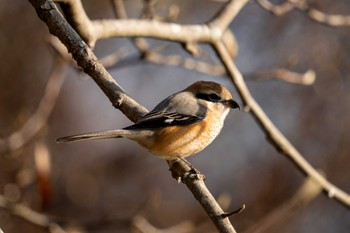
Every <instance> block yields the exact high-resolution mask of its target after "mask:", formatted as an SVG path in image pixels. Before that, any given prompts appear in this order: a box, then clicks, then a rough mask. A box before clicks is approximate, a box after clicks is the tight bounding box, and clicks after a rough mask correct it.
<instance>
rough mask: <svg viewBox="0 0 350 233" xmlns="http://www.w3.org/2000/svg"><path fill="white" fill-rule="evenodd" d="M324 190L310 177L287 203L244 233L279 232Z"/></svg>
mask: <svg viewBox="0 0 350 233" xmlns="http://www.w3.org/2000/svg"><path fill="white" fill-rule="evenodd" d="M321 191H322V189H321V186H320V185H319V184H318V183H317V182H315V181H314V180H313V178H311V177H308V178H307V179H306V180H305V181H304V183H303V184H302V185H301V186H300V188H299V189H298V191H297V192H296V193H295V194H294V195H293V196H292V197H291V198H290V199H289V200H287V201H286V202H285V203H283V204H282V205H280V206H279V207H277V208H275V209H274V210H273V211H271V212H270V213H267V214H266V215H265V216H264V217H263V218H262V219H261V220H260V221H258V222H257V223H255V225H254V226H253V227H251V228H249V229H247V230H246V231H244V233H263V232H278V231H279V230H278V229H279V227H281V226H282V225H283V223H285V222H287V221H288V220H290V219H292V217H293V216H295V215H297V214H298V213H299V212H300V210H301V209H302V208H304V207H305V206H306V205H307V204H308V203H309V202H311V201H312V200H313V199H315V198H316V197H317V196H318V195H319V194H320V193H321Z"/></svg>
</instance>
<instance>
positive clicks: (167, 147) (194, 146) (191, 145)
mask: <svg viewBox="0 0 350 233" xmlns="http://www.w3.org/2000/svg"><path fill="white" fill-rule="evenodd" d="M209 116H210V117H206V118H205V119H204V120H203V121H201V122H198V123H195V124H192V125H184V126H181V125H180V126H169V127H165V128H163V129H160V130H159V131H158V132H157V133H156V134H155V135H154V137H152V139H151V140H149V141H147V142H142V143H141V142H139V143H140V144H141V145H142V146H144V147H146V148H147V149H148V150H150V152H152V153H153V154H155V155H157V156H160V157H161V158H164V159H173V158H175V157H187V156H190V155H193V154H196V153H198V152H200V151H201V150H203V149H204V148H205V147H207V146H208V145H209V144H210V143H211V142H212V141H213V140H214V139H215V137H216V136H217V135H218V134H219V133H220V130H221V128H222V125H223V121H222V120H221V117H220V116H218V115H215V114H209ZM208 122H211V123H210V124H209V123H208Z"/></svg>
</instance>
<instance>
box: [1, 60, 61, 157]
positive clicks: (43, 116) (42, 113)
mask: <svg viewBox="0 0 350 233" xmlns="http://www.w3.org/2000/svg"><path fill="white" fill-rule="evenodd" d="M65 67H66V62H65V61H63V60H62V59H61V58H59V57H56V60H55V63H54V67H53V70H52V71H51V75H50V79H49V81H48V82H47V84H46V89H45V92H44V95H43V97H42V98H41V100H40V103H39V105H38V108H37V109H36V111H35V113H34V114H33V115H31V117H30V118H29V119H28V120H27V121H26V123H25V124H24V125H23V126H22V127H21V128H20V129H19V130H17V131H16V132H13V133H12V134H11V135H10V136H8V137H7V138H4V139H1V140H0V154H4V153H8V152H11V151H16V150H18V149H19V148H21V147H23V146H24V145H25V144H26V143H28V142H29V141H30V140H31V139H32V138H33V137H34V136H35V135H36V134H37V133H38V132H39V131H40V130H41V129H42V128H43V127H44V126H45V124H46V122H47V120H48V118H49V117H50V115H51V112H52V109H53V108H54V106H55V103H56V100H57V97H58V95H59V93H60V90H61V87H62V84H63V81H64V74H63V70H64V68H65Z"/></svg>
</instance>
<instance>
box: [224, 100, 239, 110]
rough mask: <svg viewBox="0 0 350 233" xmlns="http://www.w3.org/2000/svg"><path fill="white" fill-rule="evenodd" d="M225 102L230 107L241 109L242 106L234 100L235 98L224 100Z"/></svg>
mask: <svg viewBox="0 0 350 233" xmlns="http://www.w3.org/2000/svg"><path fill="white" fill-rule="evenodd" d="M223 104H224V105H226V106H227V107H229V108H238V109H241V108H240V107H239V104H238V103H237V102H236V101H234V100H233V99H230V100H224V101H223Z"/></svg>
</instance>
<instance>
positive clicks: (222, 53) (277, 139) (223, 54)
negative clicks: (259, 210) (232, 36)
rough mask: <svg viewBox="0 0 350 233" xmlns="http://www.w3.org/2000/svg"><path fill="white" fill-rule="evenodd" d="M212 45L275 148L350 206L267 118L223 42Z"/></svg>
mask: <svg viewBox="0 0 350 233" xmlns="http://www.w3.org/2000/svg"><path fill="white" fill-rule="evenodd" d="M213 46H214V48H215V50H216V51H217V53H218V55H219V57H220V58H221V60H222V62H223V64H224V65H225V66H226V69H227V71H228V73H229V75H230V77H231V79H232V82H233V83H234V84H235V86H236V88H237V91H238V92H239V94H240V96H241V98H242V100H243V101H244V104H245V106H246V107H245V110H246V111H249V112H250V113H251V114H252V116H253V117H254V118H255V120H256V121H257V123H258V124H259V125H260V126H261V129H262V130H263V131H264V133H265V135H266V137H267V138H268V140H269V141H270V142H271V144H272V145H273V146H274V147H275V148H276V150H278V151H279V152H281V153H282V154H284V155H286V156H287V158H289V159H291V161H292V162H293V163H294V164H295V165H296V166H297V167H298V168H299V169H300V170H301V171H302V172H303V173H305V174H306V175H308V176H310V177H312V178H313V179H314V180H315V181H317V182H318V183H319V184H320V185H321V187H322V188H323V190H324V191H326V192H327V193H328V196H329V197H330V198H335V199H336V200H338V201H340V202H341V203H343V204H345V205H346V206H347V207H350V196H349V195H348V194H347V193H345V192H344V191H343V190H341V189H339V188H338V187H336V186H335V185H333V184H332V183H331V182H329V181H328V180H327V179H326V178H324V177H323V176H322V175H321V174H320V173H319V172H318V171H317V170H315V168H313V167H312V166H311V165H310V164H309V163H308V162H307V161H306V160H305V158H304V157H303V156H302V155H301V154H300V153H299V151H298V150H297V149H296V148H295V147H294V146H293V145H292V144H291V143H290V142H289V141H288V139H287V138H286V137H285V136H284V135H283V134H282V133H281V132H280V131H279V130H278V129H277V127H276V126H275V125H274V124H273V123H272V121H271V120H270V119H269V118H268V116H267V115H266V114H265V112H264V111H263V110H262V109H261V107H260V106H259V104H258V103H257V102H256V101H255V99H254V98H253V97H252V95H251V94H250V92H249V90H248V87H247V85H246V84H245V81H244V79H243V76H242V74H241V73H240V72H239V70H238V69H237V67H236V65H235V64H234V62H233V61H232V59H231V58H230V54H229V53H228V52H227V50H226V49H225V46H224V44H223V43H221V42H218V43H215V44H214V45H213Z"/></svg>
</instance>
